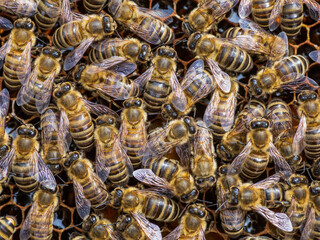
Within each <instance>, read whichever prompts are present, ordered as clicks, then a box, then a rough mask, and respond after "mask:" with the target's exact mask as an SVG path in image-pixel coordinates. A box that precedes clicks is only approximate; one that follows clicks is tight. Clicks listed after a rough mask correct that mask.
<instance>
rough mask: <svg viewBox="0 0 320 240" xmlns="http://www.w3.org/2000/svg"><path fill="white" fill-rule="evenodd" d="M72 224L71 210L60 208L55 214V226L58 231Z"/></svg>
mask: <svg viewBox="0 0 320 240" xmlns="http://www.w3.org/2000/svg"><path fill="white" fill-rule="evenodd" d="M70 224H71V212H70V210H69V209H67V208H64V207H59V209H58V211H57V212H55V213H54V221H53V226H54V228H56V229H64V228H66V227H68V226H69V225H70Z"/></svg>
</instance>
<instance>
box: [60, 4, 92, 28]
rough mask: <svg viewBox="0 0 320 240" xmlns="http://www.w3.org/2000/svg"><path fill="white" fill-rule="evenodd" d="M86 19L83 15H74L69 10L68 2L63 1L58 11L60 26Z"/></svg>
mask: <svg viewBox="0 0 320 240" xmlns="http://www.w3.org/2000/svg"><path fill="white" fill-rule="evenodd" d="M84 18H86V16H85V15H82V14H80V13H75V12H73V11H72V10H71V6H70V1H69V0H63V1H62V5H61V10H60V25H63V24H66V23H68V22H72V21H73V20H75V21H78V20H79V21H80V20H83V19H84Z"/></svg>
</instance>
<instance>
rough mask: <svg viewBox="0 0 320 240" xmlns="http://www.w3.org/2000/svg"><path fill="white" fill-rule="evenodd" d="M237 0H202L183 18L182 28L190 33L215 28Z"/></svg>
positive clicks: (203, 31)
mask: <svg viewBox="0 0 320 240" xmlns="http://www.w3.org/2000/svg"><path fill="white" fill-rule="evenodd" d="M237 3H238V0H231V1H224V2H219V1H215V0H203V1H200V2H199V3H198V6H197V7H196V8H195V9H193V10H192V11H191V12H190V14H189V15H188V16H187V17H185V18H184V20H183V24H182V29H183V31H184V32H185V33H187V34H188V35H190V34H191V33H193V32H201V33H205V32H208V31H210V30H211V29H213V28H216V27H217V25H218V23H219V22H220V21H221V20H222V19H223V18H224V16H225V14H226V13H227V12H229V11H230V10H231V9H232V8H233V7H234V6H235V5H237Z"/></svg>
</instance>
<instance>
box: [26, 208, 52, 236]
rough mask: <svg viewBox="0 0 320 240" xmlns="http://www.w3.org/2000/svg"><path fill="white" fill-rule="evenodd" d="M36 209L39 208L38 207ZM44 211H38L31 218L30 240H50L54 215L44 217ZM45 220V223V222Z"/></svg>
mask: <svg viewBox="0 0 320 240" xmlns="http://www.w3.org/2000/svg"><path fill="white" fill-rule="evenodd" d="M38 208H41V207H40V206H38ZM45 210H46V209H43V211H39V212H38V214H34V215H32V216H31V219H32V221H31V224H30V238H31V239H32V240H50V239H51V238H52V231H53V226H52V223H53V218H54V214H53V213H52V214H51V215H50V218H47V216H46V217H44V213H45ZM45 219H46V220H47V221H45Z"/></svg>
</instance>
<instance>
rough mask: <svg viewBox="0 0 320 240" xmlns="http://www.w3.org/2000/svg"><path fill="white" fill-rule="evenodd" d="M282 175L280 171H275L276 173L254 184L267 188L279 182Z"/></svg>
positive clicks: (254, 185)
mask: <svg viewBox="0 0 320 240" xmlns="http://www.w3.org/2000/svg"><path fill="white" fill-rule="evenodd" d="M280 177H281V176H280V174H279V173H275V174H273V175H271V176H270V177H268V178H266V179H264V180H262V181H260V182H257V183H255V184H253V185H252V186H253V187H256V188H259V189H267V188H269V187H271V186H272V185H274V184H275V183H277V182H279V181H280Z"/></svg>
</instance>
